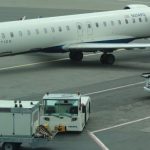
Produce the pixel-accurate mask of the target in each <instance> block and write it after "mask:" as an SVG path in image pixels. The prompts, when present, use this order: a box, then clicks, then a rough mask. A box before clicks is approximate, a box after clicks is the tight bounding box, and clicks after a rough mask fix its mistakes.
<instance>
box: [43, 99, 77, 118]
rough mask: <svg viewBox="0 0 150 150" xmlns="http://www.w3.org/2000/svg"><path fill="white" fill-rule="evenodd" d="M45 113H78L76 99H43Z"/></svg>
mask: <svg viewBox="0 0 150 150" xmlns="http://www.w3.org/2000/svg"><path fill="white" fill-rule="evenodd" d="M44 105H45V106H44V108H45V111H44V112H45V114H47V115H56V116H57V115H65V116H68V115H72V114H78V100H62V99H61V100H56V99H54V100H52V99H50V100H44Z"/></svg>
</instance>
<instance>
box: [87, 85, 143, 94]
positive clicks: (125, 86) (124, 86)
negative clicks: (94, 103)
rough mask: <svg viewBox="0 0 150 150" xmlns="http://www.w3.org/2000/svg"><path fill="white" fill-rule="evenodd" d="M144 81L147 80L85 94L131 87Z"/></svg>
mask: <svg viewBox="0 0 150 150" xmlns="http://www.w3.org/2000/svg"><path fill="white" fill-rule="evenodd" d="M143 83H145V82H137V83H132V84H127V85H123V86H119V87H114V88H110V89H105V90H101V91H96V92H91V93H86V94H84V95H94V94H100V93H104V92H109V91H113V90H118V89H123V88H127V87H131V86H135V85H140V84H143Z"/></svg>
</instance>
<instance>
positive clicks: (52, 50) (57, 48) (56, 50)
mask: <svg viewBox="0 0 150 150" xmlns="http://www.w3.org/2000/svg"><path fill="white" fill-rule="evenodd" d="M136 39H140V38H128V39H117V40H104V41H92V42H84V43H110V44H112V43H129V42H132V41H134V40H136ZM63 46H64V45H60V46H54V47H50V48H46V49H44V50H42V52H46V53H65V52H67V51H64V50H63V49H62V47H63Z"/></svg>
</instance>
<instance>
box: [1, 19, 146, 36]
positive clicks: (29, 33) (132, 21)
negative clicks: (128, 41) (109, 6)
mask: <svg viewBox="0 0 150 150" xmlns="http://www.w3.org/2000/svg"><path fill="white" fill-rule="evenodd" d="M136 22H148V18H147V17H145V18H138V19H137V20H136V19H135V18H133V19H132V20H129V19H125V20H124V21H121V20H118V21H110V22H106V21H104V22H102V24H103V26H104V27H106V26H107V25H109V24H110V25H111V26H114V25H115V24H119V25H121V24H123V23H125V24H129V23H136ZM95 26H96V27H97V28H99V26H100V24H99V23H98V22H96V23H95ZM87 27H88V28H89V29H90V28H92V25H91V24H90V23H88V24H87ZM77 28H78V30H81V29H82V26H81V25H80V24H78V26H77ZM63 30H64V29H63V28H62V27H61V26H59V27H58V29H57V31H59V32H62V31H63ZM66 30H67V31H70V26H68V25H67V26H66ZM43 31H44V33H45V34H47V33H48V29H47V28H43ZM40 32H41V31H40V30H39V29H35V33H36V34H37V35H38V34H40ZM51 32H53V33H54V32H56V28H54V27H51ZM18 34H19V36H20V37H22V36H23V32H22V31H18ZM27 35H28V36H30V35H31V31H30V30H27ZM5 37H6V35H5V34H4V33H1V38H2V39H5ZM10 37H11V38H13V37H14V33H13V32H10Z"/></svg>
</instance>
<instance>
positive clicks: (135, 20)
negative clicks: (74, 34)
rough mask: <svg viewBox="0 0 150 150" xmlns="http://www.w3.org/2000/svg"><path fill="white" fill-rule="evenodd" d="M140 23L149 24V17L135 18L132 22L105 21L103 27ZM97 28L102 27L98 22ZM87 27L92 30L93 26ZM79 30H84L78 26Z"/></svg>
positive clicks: (127, 20) (88, 25) (126, 20)
mask: <svg viewBox="0 0 150 150" xmlns="http://www.w3.org/2000/svg"><path fill="white" fill-rule="evenodd" d="M138 22H140V23H142V22H148V18H147V17H145V18H137V19H135V18H133V19H132V20H129V19H125V20H124V21H121V20H118V21H110V22H106V21H103V22H102V25H103V26H104V27H106V26H108V25H111V26H114V25H117V24H118V25H122V24H123V23H125V24H129V23H138ZM95 26H96V27H97V28H99V27H100V24H99V23H98V22H96V23H95ZM87 27H88V28H92V25H91V24H90V23H89V24H87ZM78 29H79V30H81V29H82V27H81V25H78Z"/></svg>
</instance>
